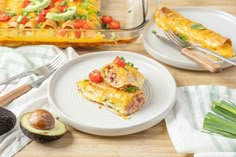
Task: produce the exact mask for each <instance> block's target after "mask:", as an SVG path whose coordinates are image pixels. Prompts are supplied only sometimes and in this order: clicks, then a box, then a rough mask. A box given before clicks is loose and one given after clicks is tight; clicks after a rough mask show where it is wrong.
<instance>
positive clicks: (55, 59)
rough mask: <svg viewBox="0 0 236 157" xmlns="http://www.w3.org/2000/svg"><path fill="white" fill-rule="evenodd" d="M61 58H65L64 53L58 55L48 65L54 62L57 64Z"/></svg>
mask: <svg viewBox="0 0 236 157" xmlns="http://www.w3.org/2000/svg"><path fill="white" fill-rule="evenodd" d="M61 56H64V53H63V52H61V53H60V54H58V55H57V56H56V57H55V58H53V59H52V60H51V61H50V62H49V63H48V64H54V62H56V61H57V60H58V59H59V58H60V57H61Z"/></svg>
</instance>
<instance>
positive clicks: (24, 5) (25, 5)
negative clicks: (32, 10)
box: [22, 0, 30, 8]
mask: <svg viewBox="0 0 236 157" xmlns="http://www.w3.org/2000/svg"><path fill="white" fill-rule="evenodd" d="M29 4H30V0H24V1H23V5H22V7H23V8H25V7H27V6H28V5H29Z"/></svg>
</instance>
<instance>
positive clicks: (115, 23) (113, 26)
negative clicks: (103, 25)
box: [108, 20, 120, 29]
mask: <svg viewBox="0 0 236 157" xmlns="http://www.w3.org/2000/svg"><path fill="white" fill-rule="evenodd" d="M108 26H109V28H110V29H120V21H117V20H113V21H111V22H110V23H109V24H108Z"/></svg>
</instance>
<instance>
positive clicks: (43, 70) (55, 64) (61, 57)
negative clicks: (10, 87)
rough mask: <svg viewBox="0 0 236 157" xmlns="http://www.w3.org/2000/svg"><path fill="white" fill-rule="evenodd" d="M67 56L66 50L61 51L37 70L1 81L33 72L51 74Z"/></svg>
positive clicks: (14, 77) (8, 80) (43, 74)
mask: <svg viewBox="0 0 236 157" xmlns="http://www.w3.org/2000/svg"><path fill="white" fill-rule="evenodd" d="M66 58H67V54H66V53H65V52H61V53H60V54H58V55H57V56H56V57H55V58H54V59H53V60H52V61H50V62H49V63H48V64H45V65H43V66H41V67H39V68H37V69H35V70H31V71H27V72H23V73H20V74H18V75H15V76H12V77H10V78H8V79H7V80H5V81H2V82H0V85H3V84H6V83H9V82H11V81H13V80H15V79H19V78H22V77H25V76H28V75H31V74H35V75H41V76H45V75H47V74H49V73H50V72H53V71H55V70H56V69H57V68H58V67H59V66H60V65H61V63H62V62H63V61H64V60H65V59H66Z"/></svg>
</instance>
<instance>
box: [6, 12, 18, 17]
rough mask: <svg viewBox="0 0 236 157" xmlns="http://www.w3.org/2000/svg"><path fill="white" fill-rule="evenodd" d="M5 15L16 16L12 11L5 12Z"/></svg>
mask: <svg viewBox="0 0 236 157" xmlns="http://www.w3.org/2000/svg"><path fill="white" fill-rule="evenodd" d="M7 15H8V16H10V17H12V16H16V13H13V12H7Z"/></svg>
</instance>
